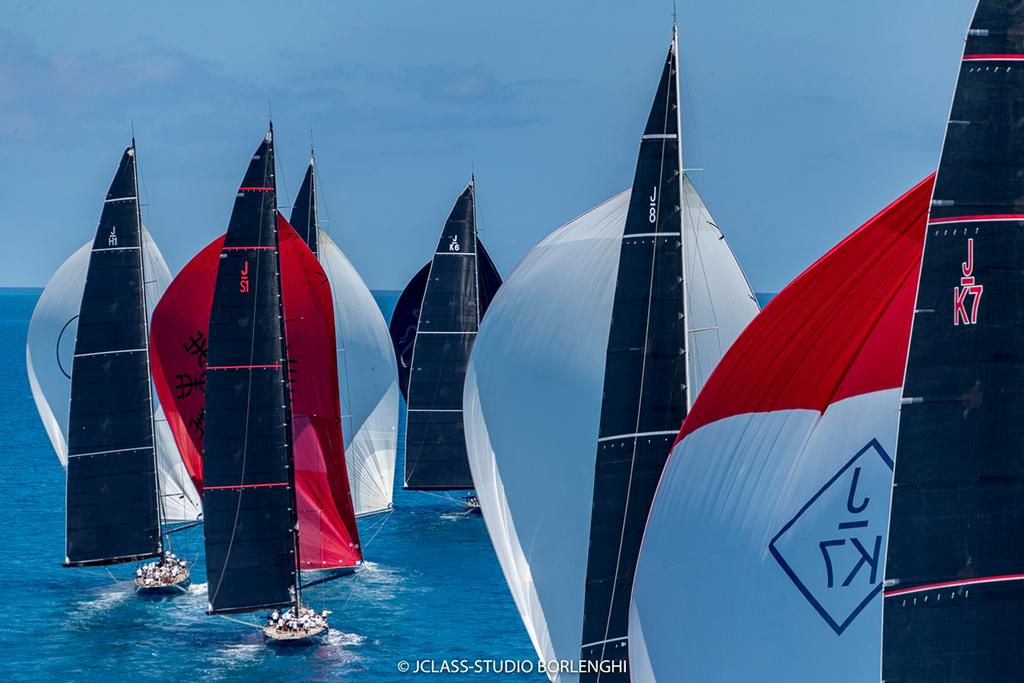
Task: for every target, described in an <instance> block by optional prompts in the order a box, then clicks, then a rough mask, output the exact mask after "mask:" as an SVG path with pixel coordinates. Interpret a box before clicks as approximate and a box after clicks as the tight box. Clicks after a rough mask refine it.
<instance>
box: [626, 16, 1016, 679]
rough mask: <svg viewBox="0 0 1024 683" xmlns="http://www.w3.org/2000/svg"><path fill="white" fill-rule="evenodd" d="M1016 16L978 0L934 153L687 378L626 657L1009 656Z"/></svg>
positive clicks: (836, 672)
mask: <svg viewBox="0 0 1024 683" xmlns="http://www.w3.org/2000/svg"><path fill="white" fill-rule="evenodd" d="M1022 26H1024V4H1022V3H1020V2H1006V1H1003V0H982V1H981V2H980V3H979V4H978V6H977V9H976V12H975V15H974V18H973V21H972V24H971V27H970V30H969V32H968V35H967V41H966V46H965V49H964V57H963V61H962V63H961V65H960V72H959V81H958V83H957V86H956V91H955V95H954V98H953V105H952V109H951V114H950V116H949V120H948V127H947V130H946V137H945V143H944V147H943V151H942V155H941V161H940V164H939V168H938V172H937V175H936V176H935V177H934V178H933V179H929V180H928V181H926V182H924V183H922V184H920V185H919V186H917V187H916V188H914V189H913V190H912V191H911V192H910V193H908V194H907V195H906V196H904V197H903V198H902V199H900V200H899V201H897V202H896V203H895V204H893V205H892V206H891V207H889V208H888V209H887V210H886V211H884V212H883V213H882V214H880V215H879V216H878V217H876V218H875V219H874V220H873V221H871V222H870V223H869V224H867V225H865V226H864V227H863V228H861V229H860V230H858V231H857V232H856V233H854V234H853V235H852V236H850V237H849V238H847V239H846V240H844V241H843V242H842V243H840V244H839V245H838V246H837V247H836V248H835V249H833V250H832V252H830V253H829V254H826V255H825V256H824V257H823V258H822V259H821V260H820V261H819V262H818V263H817V264H815V265H814V266H812V267H811V269H809V270H808V271H806V272H805V273H804V274H803V275H802V276H800V277H799V278H798V279H797V280H795V281H794V282H793V283H792V284H791V285H790V286H789V287H788V288H787V289H786V290H784V291H783V292H782V293H781V294H780V295H779V296H778V297H776V299H775V300H773V301H772V302H771V303H770V304H769V305H768V307H767V308H766V309H765V311H764V313H763V314H762V315H761V316H760V317H758V318H757V319H756V320H755V321H754V323H753V324H752V325H751V327H750V328H749V329H748V331H747V332H746V333H744V335H743V336H742V337H741V338H740V339H739V340H738V341H737V343H736V344H735V345H734V347H733V349H732V350H730V352H729V354H728V356H727V357H726V359H725V360H723V362H722V364H721V365H720V366H719V371H718V372H716V373H715V375H714V377H713V378H712V379H711V381H710V382H709V384H708V386H707V387H706V388H705V391H704V393H703V394H702V395H701V397H700V398H699V399H698V401H697V404H696V405H695V406H694V410H693V411H692V412H691V413H690V415H689V417H688V418H687V420H686V423H685V424H684V426H683V430H682V432H681V434H680V440H679V442H678V443H677V445H676V447H675V449H674V451H673V455H672V457H671V460H670V461H669V464H668V467H667V468H666V471H665V474H664V476H663V478H662V481H661V484H660V487H659V491H658V495H657V497H656V499H655V502H654V506H653V509H652V511H651V516H650V520H649V521H648V524H647V530H646V533H645V536H644V543H643V550H642V552H641V556H640V563H639V566H638V569H637V577H636V582H635V587H634V594H633V601H632V612H631V616H630V637H631V641H632V645H633V647H632V648H631V651H630V654H631V657H630V662H631V665H632V672H633V675H634V677H635V678H636V679H637V680H639V681H654V680H665V678H671V677H675V676H678V672H679V671H680V670H685V671H686V672H687V675H688V676H689V677H692V678H693V679H694V680H747V679H753V678H756V679H762V678H765V677H767V678H771V679H773V680H775V679H777V680H821V679H822V677H823V676H824V677H826V678H827V679H828V680H830V681H839V682H840V683H843V682H846V681H849V682H850V683H853V682H855V681H864V680H869V679H874V680H878V679H879V677H880V678H881V680H883V681H905V682H907V683H916V682H923V681H928V682H934V681H950V682H951V681H1013V680H1020V679H1021V677H1022V675H1024V657H1022V653H1021V648H1020V635H1021V616H1020V599H1021V590H1022V586H1024V583H1022V578H1024V572H1022V566H1024V565H1022V558H1021V550H1020V548H1019V545H1020V544H1019V543H1017V542H1016V539H1017V538H1019V535H1020V529H1021V522H1022V519H1021V510H1022V509H1024V505H1022V503H1024V495H1022V493H1021V487H1020V472H1021V469H1022V465H1024V460H1022V449H1021V443H1020V441H1021V440H1020V437H1019V436H1018V433H1019V431H1020V428H1019V427H1018V425H1019V424H1020V420H1019V417H1018V413H1019V408H1018V407H1019V406H1020V405H1021V396H1020V393H1021V391H1022V389H1021V383H1020V381H1019V379H1020V367H1021V363H1020V361H1019V360H1018V359H1019V350H1018V347H1019V340H1018V337H1019V334H1018V332H1017V329H1018V327H1019V320H1020V314H1019V310H1020V304H1019V297H1018V294H1017V293H1018V292H1019V281H1020V277H1021V276H1020V273H1021V272H1022V269H1021V264H1020V262H1021V258H1020V249H1019V248H1018V247H1017V244H1018V243H1019V242H1020V241H1021V234H1022V233H1021V231H1022V228H1024V214H1021V212H1020V210H1019V206H1018V205H1019V201H1020V200H1019V198H1020V197H1021V196H1022V192H1024V185H1022V182H1024V181H1022V177H1024V176H1022V174H1021V172H1020V168H1021V164H1022V159H1024V155H1022V154H1021V149H1020V146H1021V138H1020V135H1019V128H1020V111H1019V102H1020V101H1021V98H1022V96H1024V82H1022V78H1024V70H1022V69H1020V68H1019V66H1020V63H1021V61H1022V59H1024V56H1022V55H1021V54H1018V53H1019V52H1020V48H1019V36H1020V35H1021V28H1022ZM689 549H694V552H695V553H696V552H699V555H698V556H697V557H696V558H694V557H693V556H692V555H691V556H689V557H687V556H686V553H687V551H688V550H689ZM693 586H700V590H693V589H692V587H693ZM711 620H713V623H714V624H715V628H714V629H709V628H708V624H709V623H710V621H711ZM755 644H756V645H755ZM823 664H824V665H825V668H824V669H823Z"/></svg>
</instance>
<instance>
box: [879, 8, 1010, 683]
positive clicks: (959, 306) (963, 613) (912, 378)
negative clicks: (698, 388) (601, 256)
mask: <svg viewBox="0 0 1024 683" xmlns="http://www.w3.org/2000/svg"><path fill="white" fill-rule="evenodd" d="M1022 26H1024V6H1022V4H1021V3H1020V2H1009V1H1008V0H981V2H979V3H978V5H977V9H976V10H975V14H974V17H973V20H972V22H971V26H970V30H969V32H968V35H967V40H966V45H965V48H964V53H963V59H962V61H961V63H960V68H959V75H958V80H957V85H956V89H955V93H954V96H953V103H952V107H951V111H950V116H949V120H948V125H947V129H946V135H945V141H944V144H943V148H942V155H941V160H940V163H939V168H938V173H937V176H936V180H935V190H934V193H933V195H932V201H931V211H930V214H929V217H928V226H927V232H926V235H925V243H924V251H923V259H922V263H921V271H920V279H919V281H918V288H917V298H916V306H915V313H914V318H913V331H912V334H911V340H910V350H909V354H908V356H907V367H906V379H905V382H904V386H903V396H902V407H901V410H900V417H899V437H898V441H897V449H896V458H895V463H896V465H895V473H894V477H893V488H892V510H891V516H890V521H889V530H888V551H887V556H886V565H885V592H884V595H885V599H884V610H883V638H882V677H883V679H884V680H887V681H890V680H891V681H895V680H900V681H912V682H913V681H949V680H954V679H955V680H965V681H966V680H970V681H1003V680H1020V679H1021V678H1022V677H1024V653H1022V650H1021V648H1020V640H1021V617H1020V605H1021V600H1022V599H1024V545H1022V544H1021V542H1020V541H1021V531H1022V528H1024V515H1022V510H1024V455H1022V454H1024V427H1022V425H1024V422H1022V420H1021V417H1022V412H1021V406H1022V405H1024V381H1022V380H1024V356H1022V355H1021V348H1020V347H1021V345H1020V340H1021V335H1022V329H1024V319H1022V316H1021V299H1020V297H1021V292H1022V291H1024V265H1022V264H1024V211H1022V208H1021V199H1020V198H1021V197H1022V196H1024V140H1022V137H1021V135H1020V121H1021V120H1020V113H1021V110H1022V107H1024V68H1022V65H1024V50H1022V47H1021V30H1022Z"/></svg>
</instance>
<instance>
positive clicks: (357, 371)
mask: <svg viewBox="0 0 1024 683" xmlns="http://www.w3.org/2000/svg"><path fill="white" fill-rule="evenodd" d="M318 247H319V248H318V254H317V257H318V258H319V260H320V264H321V265H322V266H323V269H324V272H325V273H326V274H327V279H328V280H329V282H330V284H331V294H332V298H333V299H334V328H335V332H336V336H337V343H338V375H339V376H338V380H339V388H340V392H341V422H342V425H341V428H342V438H343V439H344V444H345V463H346V466H347V468H348V475H349V482H350V485H351V490H352V502H353V505H354V506H355V512H356V516H362V515H369V514H373V513H377V512H382V511H384V510H388V509H390V508H391V497H392V493H393V488H394V480H395V457H396V453H397V449H398V397H399V390H398V370H397V368H396V367H395V355H394V352H393V351H392V349H391V337H390V336H389V334H388V326H387V323H385V322H384V316H383V314H382V313H381V311H380V307H379V306H378V305H377V302H376V301H374V298H373V294H371V293H370V290H369V288H368V287H367V286H366V284H365V283H364V282H363V279H362V278H361V277H360V276H359V273H358V272H357V271H356V269H355V267H354V266H353V265H352V263H351V262H350V261H349V260H348V258H346V256H345V254H344V253H342V251H341V249H340V248H339V247H338V245H337V244H335V242H334V241H333V240H332V239H331V238H330V236H328V235H327V233H326V232H324V231H323V230H320V231H319V233H318Z"/></svg>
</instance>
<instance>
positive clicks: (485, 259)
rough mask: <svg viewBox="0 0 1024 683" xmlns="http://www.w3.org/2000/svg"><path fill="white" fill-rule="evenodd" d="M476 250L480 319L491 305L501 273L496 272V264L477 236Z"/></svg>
mask: <svg viewBox="0 0 1024 683" xmlns="http://www.w3.org/2000/svg"><path fill="white" fill-rule="evenodd" d="M476 250H477V264H478V265H477V267H478V268H479V270H480V272H479V275H478V279H479V285H478V286H479V287H480V319H481V320H482V319H483V317H484V316H485V315H487V308H488V307H489V306H490V305H491V301H492V300H493V299H494V295H495V294H497V293H498V288H499V287H501V273H499V272H498V268H497V266H495V265H494V261H492V260H491V255H490V254H488V253H487V250H486V249H484V244H483V242H481V241H480V239H479V238H478V239H477V241H476Z"/></svg>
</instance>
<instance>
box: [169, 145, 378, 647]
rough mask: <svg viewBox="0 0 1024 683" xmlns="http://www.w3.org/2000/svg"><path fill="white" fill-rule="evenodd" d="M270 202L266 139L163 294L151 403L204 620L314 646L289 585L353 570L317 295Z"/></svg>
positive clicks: (314, 627) (318, 625) (330, 332)
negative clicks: (238, 615)
mask: <svg viewBox="0 0 1024 683" xmlns="http://www.w3.org/2000/svg"><path fill="white" fill-rule="evenodd" d="M276 201H277V194H276V184H275V176H274V146H273V130H272V129H271V131H270V132H269V133H268V134H267V136H266V137H265V139H264V140H263V142H262V143H261V144H260V146H259V148H258V149H257V150H256V153H255V154H254V155H253V157H252V160H251V161H250V163H249V167H248V170H247V171H246V174H245V178H244V180H243V181H242V184H241V185H240V186H239V189H238V193H237V196H236V198H235V206H234V209H233V211H232V214H231V220H230V222H229V225H228V231H227V233H226V234H225V235H224V236H223V237H220V238H218V239H217V240H214V242H212V243H211V244H210V245H208V246H207V247H206V248H205V249H203V250H202V251H201V252H200V253H199V254H198V255H197V256H195V257H194V258H193V259H192V260H191V261H190V262H189V263H188V264H187V265H186V266H185V268H184V269H182V272H181V273H179V275H178V276H177V277H176V278H175V279H174V282H172V283H171V286H170V287H169V288H168V290H167V293H166V294H165V295H164V298H163V299H162V300H161V302H160V305H159V306H158V307H157V310H156V312H155V314H154V316H153V330H152V345H153V349H154V354H153V357H154V374H155V379H156V385H157V389H158V392H159V393H160V395H161V397H162V398H163V399H164V403H165V406H167V417H168V422H169V424H170V426H171V431H172V433H173V434H174V436H175V439H176V442H177V444H178V447H179V450H180V451H181V453H182V457H183V459H184V461H185V463H186V466H187V468H188V470H189V473H190V475H191V476H192V479H193V481H194V482H195V483H196V485H197V487H199V488H200V490H201V491H202V494H203V505H204V510H205V519H206V526H205V529H206V535H205V540H206V562H207V576H208V577H209V588H208V592H209V610H208V611H209V612H210V613H211V614H223V613H232V612H255V611H262V610H274V612H273V613H272V615H271V616H272V617H280V618H275V619H271V620H270V621H268V623H267V625H266V626H265V628H264V633H265V635H266V636H267V637H268V639H270V640H271V641H274V642H277V641H305V640H307V639H308V638H310V637H314V636H317V635H321V634H323V633H324V632H326V629H327V622H326V616H325V615H317V614H315V613H313V612H312V611H311V610H309V609H308V608H305V607H303V606H302V603H301V589H302V586H301V585H300V580H301V572H303V571H306V572H312V571H318V572H324V575H322V576H321V578H318V579H316V580H315V581H311V582H310V583H322V582H324V581H327V580H331V579H332V578H336V577H338V576H342V575H345V574H346V573H351V571H352V570H354V569H355V568H356V567H357V566H358V565H359V564H360V563H361V562H362V549H361V546H360V544H359V534H358V530H357V528H356V523H355V513H354V510H353V507H352V498H351V493H350V491H349V484H348V475H347V472H346V469H345V457H344V451H343V445H342V435H341V417H340V414H341V408H340V401H339V398H338V368H337V355H336V349H337V342H336V340H335V337H334V327H333V325H332V324H330V323H332V322H333V319H334V305H333V303H332V301H331V288H330V285H329V283H328V282H327V278H326V277H325V275H324V271H323V269H322V268H321V267H320V264H319V263H318V262H317V260H316V257H314V256H313V254H312V252H311V251H310V250H309V247H307V246H306V244H305V242H304V241H303V240H302V238H301V237H300V236H299V235H298V234H297V233H296V232H295V230H293V229H292V227H291V226H290V225H289V224H288V222H287V221H286V220H285V219H284V218H283V217H282V216H281V215H280V214H279V213H278V212H277V208H276ZM282 607H287V608H288V611H286V612H285V614H284V615H283V616H281V615H280V614H279V613H278V611H277V610H279V609H280V608H282ZM300 624H306V625H307V626H309V628H304V627H300V626H299V625H300Z"/></svg>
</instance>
